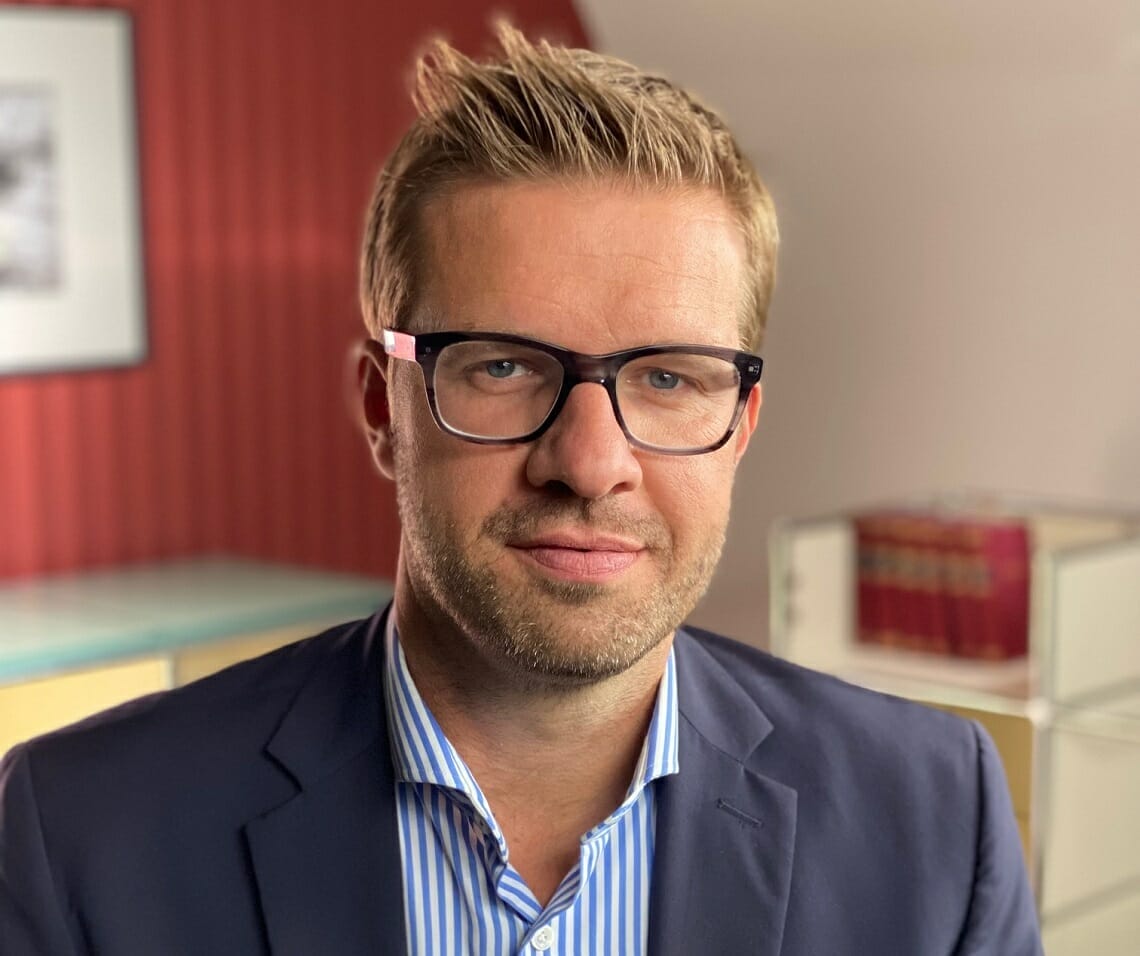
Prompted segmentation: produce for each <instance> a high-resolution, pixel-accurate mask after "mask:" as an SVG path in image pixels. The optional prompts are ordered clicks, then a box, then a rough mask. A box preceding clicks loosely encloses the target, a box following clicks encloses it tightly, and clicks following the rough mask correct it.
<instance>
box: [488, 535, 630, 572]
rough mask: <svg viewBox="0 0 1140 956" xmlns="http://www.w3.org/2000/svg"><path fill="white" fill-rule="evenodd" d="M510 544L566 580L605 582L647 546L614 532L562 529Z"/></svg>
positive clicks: (533, 563) (539, 566)
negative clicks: (592, 532)
mask: <svg viewBox="0 0 1140 956" xmlns="http://www.w3.org/2000/svg"><path fill="white" fill-rule="evenodd" d="M507 547H508V548H510V549H511V551H512V552H514V553H515V554H517V555H518V556H519V557H520V558H521V559H522V560H523V561H524V562H526V563H528V564H530V565H531V566H532V567H536V568H537V569H538V570H540V571H542V572H544V573H546V574H548V575H551V576H553V577H556V578H559V579H560V580H563V581H575V582H580V583H584V584H602V583H606V582H609V581H612V580H613V579H615V578H617V577H618V576H619V575H621V574H622V573H623V572H625V571H627V570H629V569H630V568H631V567H633V565H634V564H636V563H637V562H638V560H640V558H641V557H642V555H643V554H644V553H645V550H646V549H645V546H644V545H643V544H642V543H640V542H638V541H633V540H630V539H628V538H621V537H616V536H612V535H601V534H589V533H578V532H573V533H571V532H562V533H552V534H544V535H540V536H538V537H535V538H530V539H527V540H525V541H510V542H508V543H507Z"/></svg>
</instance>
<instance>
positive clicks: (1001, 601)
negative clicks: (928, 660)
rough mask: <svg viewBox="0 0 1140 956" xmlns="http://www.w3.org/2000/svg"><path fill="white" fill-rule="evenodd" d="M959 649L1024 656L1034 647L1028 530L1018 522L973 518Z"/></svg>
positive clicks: (967, 653) (966, 534) (989, 656)
mask: <svg viewBox="0 0 1140 956" xmlns="http://www.w3.org/2000/svg"><path fill="white" fill-rule="evenodd" d="M961 533H962V536H963V539H964V541H965V542H966V548H965V551H966V552H967V553H968V555H969V557H968V558H967V573H966V575H965V580H964V587H963V590H962V596H961V598H960V601H961V602H962V604H963V606H964V608H965V612H966V613H965V615H964V616H962V617H960V618H959V621H960V627H959V630H958V633H957V635H956V642H955V653H956V654H958V655H959V656H961V657H971V658H979V659H983V660H1009V659H1011V658H1015V657H1024V656H1025V655H1026V654H1027V653H1028V650H1029V532H1028V529H1027V528H1026V526H1025V524H1024V523H1023V522H1020V521H1015V520H985V521H977V520H975V521H970V522H965V523H963V525H962V529H961Z"/></svg>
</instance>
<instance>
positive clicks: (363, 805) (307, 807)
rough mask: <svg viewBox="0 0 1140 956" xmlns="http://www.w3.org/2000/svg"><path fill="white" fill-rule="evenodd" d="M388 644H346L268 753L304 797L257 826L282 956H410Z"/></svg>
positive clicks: (256, 848) (378, 631)
mask: <svg viewBox="0 0 1140 956" xmlns="http://www.w3.org/2000/svg"><path fill="white" fill-rule="evenodd" d="M365 629H366V630H365ZM362 631H363V632H364V633H362ZM383 633H384V629H383V617H382V616H381V615H379V614H378V615H376V617H375V618H373V620H372V621H371V622H369V623H368V624H367V625H363V624H362V625H360V627H359V628H356V629H353V630H352V631H350V632H349V633H347V634H346V635H344V636H343V637H341V638H338V640H339V641H341V642H342V646H339V647H336V648H334V649H333V652H332V653H331V654H330V655H329V656H328V657H327V658H326V659H325V660H324V661H323V662H322V664H321V665H319V666H318V667H317V668H316V670H315V671H314V673H313V675H312V676H311V677H310V678H309V680H308V681H307V682H306V684H305V686H304V687H303V688H302V690H301V692H300V693H299V694H298V696H297V699H296V701H295V702H294V704H293V706H292V707H291V708H290V710H289V712H288V714H287V715H286V716H285V719H284V720H283V721H282V723H281V725H280V727H279V728H278V730H277V732H276V733H275V734H274V736H273V739H272V740H271V741H270V743H269V745H268V747H267V749H266V752H267V755H268V756H269V757H270V758H271V759H273V760H275V761H276V762H277V763H278V764H279V765H280V766H281V767H282V768H283V769H284V770H285V771H286V772H287V773H289V775H290V776H292V777H293V779H294V782H295V783H296V784H297V786H298V788H299V792H298V793H297V794H296V795H295V796H294V797H293V798H292V799H290V800H288V801H287V802H286V803H284V804H282V805H281V806H279V807H276V808H274V809H272V810H270V811H269V812H267V813H265V814H263V815H261V816H260V817H258V818H256V819H254V820H251V821H250V822H249V823H248V824H247V825H246V827H245V835H246V840H247V844H248V846H249V852H250V858H251V860H252V864H253V868H254V872H255V874H256V880H257V888H258V892H259V894H260V897H261V906H262V913H263V915H264V919H265V925H266V932H267V935H268V938H269V944H270V949H271V950H272V952H273V953H274V954H275V956H303V954H304V956H307V954H311V953H337V954H338V956H365V954H369V956H375V954H383V953H396V952H399V953H402V952H404V951H406V944H405V942H404V939H405V937H404V900H403V875H402V868H401V863H400V844H399V831H398V825H397V820H396V805H395V793H394V780H393V772H392V764H391V755H390V751H389V747H388V735H387V729H386V727H385V720H384V715H383V692H382V668H383V666H384V665H383V655H384V650H383Z"/></svg>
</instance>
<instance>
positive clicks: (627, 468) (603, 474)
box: [526, 382, 641, 500]
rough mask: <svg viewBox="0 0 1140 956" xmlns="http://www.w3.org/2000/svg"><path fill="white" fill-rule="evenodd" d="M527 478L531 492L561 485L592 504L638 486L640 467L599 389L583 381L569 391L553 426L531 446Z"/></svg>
mask: <svg viewBox="0 0 1140 956" xmlns="http://www.w3.org/2000/svg"><path fill="white" fill-rule="evenodd" d="M526 475H527V480H528V481H529V482H530V483H531V484H532V485H533V486H534V487H536V488H541V487H544V486H546V485H549V484H555V483H557V484H563V485H565V486H566V487H567V488H569V489H570V490H571V491H573V492H574V494H576V495H577V496H578V497H580V498H586V499H591V500H592V499H597V498H604V497H605V496H606V495H609V494H615V493H618V492H622V491H633V490H634V489H635V488H637V487H638V486H639V485H640V484H641V464H640V462H639V461H638V460H637V458H636V456H635V455H634V454H633V449H632V448H631V447H630V444H629V441H628V439H627V438H626V437H625V433H624V432H623V431H622V430H621V426H620V425H619V424H618V422H617V418H616V417H615V413H614V407H613V405H612V404H611V403H610V397H609V394H608V393H607V392H606V389H605V386H604V385H599V384H596V383H592V382H585V383H582V384H580V385H576V386H575V387H574V388H573V389H571V390H570V394H569V395H568V396H567V398H566V404H565V405H563V406H562V411H561V412H559V414H558V418H557V419H555V421H554V424H553V425H551V426H550V428H549V429H547V431H546V433H545V434H543V435H542V437H541V438H539V439H538V440H537V441H536V442H535V443H534V445H533V446H532V447H531V453H530V456H529V457H528V459H527V467H526Z"/></svg>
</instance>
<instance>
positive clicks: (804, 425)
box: [579, 0, 1140, 643]
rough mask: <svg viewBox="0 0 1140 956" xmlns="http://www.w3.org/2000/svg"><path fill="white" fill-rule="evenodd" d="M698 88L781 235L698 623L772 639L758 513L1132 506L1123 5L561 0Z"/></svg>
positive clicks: (1135, 410)
mask: <svg viewBox="0 0 1140 956" xmlns="http://www.w3.org/2000/svg"><path fill="white" fill-rule="evenodd" d="M579 8H580V9H581V11H582V13H583V16H584V17H585V19H586V21H587V24H588V25H589V28H590V29H591V35H592V36H593V37H594V38H595V41H596V43H597V45H598V46H599V48H601V49H603V50H606V51H608V52H612V53H614V54H616V55H619V56H624V57H626V58H628V59H631V60H633V61H635V62H637V63H638V64H639V65H642V66H647V67H654V68H658V69H660V70H662V71H664V72H666V73H668V74H669V75H670V76H672V77H673V78H674V79H677V80H679V81H681V82H683V83H685V84H686V85H689V86H691V87H692V88H693V89H695V90H697V91H698V92H700V93H701V94H702V95H703V96H704V97H705V98H706V99H707V100H708V101H709V102H710V103H712V104H713V105H714V106H716V107H718V108H719V109H721V110H722V111H723V112H724V113H725V114H726V115H727V116H728V118H729V119H730V121H731V122H732V123H733V125H734V127H735V128H736V129H737V131H738V133H739V135H740V137H741V139H742V141H743V142H744V143H745V145H746V147H747V148H748V149H749V150H750V152H751V153H752V155H753V156H754V158H755V159H756V161H757V163H758V165H759V166H760V168H761V172H762V174H763V175H764V176H765V178H766V180H767V181H768V183H769V185H770V187H771V188H772V190H773V192H774V194H775V196H776V200H777V204H778V206H779V209H780V212H781V217H782V218H781V224H782V232H783V237H784V243H783V252H782V257H783V258H782V261H781V270H780V281H779V285H778V288H777V294H776V301H775V306H774V309H773V313H772V319H771V325H770V332H769V336H768V340H767V343H766V345H765V349H764V354H765V359H766V365H765V373H764V374H765V409H764V413H763V416H762V425H761V429H760V432H759V434H758V441H756V442H755V443H754V444H753V446H752V449H751V450H750V452H749V457H748V458H747V459H746V461H745V464H744V465H743V466H742V471H741V474H740V477H739V483H738V488H737V495H736V513H735V516H734V525H733V530H732V532H731V535H730V539H729V544H728V548H727V552H726V555H725V562H724V564H723V565H722V568H721V570H720V572H719V573H718V577H717V580H716V582H715V583H714V586H713V589H712V591H711V593H710V594H709V596H708V598H707V599H706V600H705V602H704V604H703V605H702V607H701V608H700V609H699V610H698V612H697V614H696V615H695V616H694V620H695V621H696V622H697V623H702V624H705V625H707V626H711V627H715V628H717V629H720V630H724V631H728V632H730V633H733V634H735V635H737V636H739V637H742V638H745V639H748V640H752V641H754V642H757V643H763V642H764V640H765V639H766V633H767V623H766V615H767V594H766V581H765V579H766V574H767V567H766V556H765V547H766V535H767V530H768V527H769V525H770V523H771V521H772V519H773V518H774V517H777V516H781V515H804V514H812V513H815V512H819V511H831V510H834V509H836V508H838V507H844V506H849V505H855V504H859V503H866V502H875V501H881V500H883V499H889V498H891V497H894V496H897V495H913V494H924V493H927V492H931V491H944V490H955V489H962V488H980V489H988V490H999V491H1000V490H1008V491H1014V492H1022V493H1030V494H1035V495H1045V496H1057V497H1061V498H1065V499H1078V500H1081V501H1094V502H1095V501H1105V502H1111V503H1117V504H1123V505H1127V506H1131V507H1133V508H1140V0H1117V2H1113V0H1088V2H1086V3H1083V4H1074V3H1072V2H1070V0H1037V2H1029V0H1025V2H1013V0H1005V2H1002V3H998V4H994V3H992V2H990V3H984V2H978V0H967V2H935V0H909V2H902V0H898V2H892V0H867V2H864V3H861V4H850V3H847V2H845V0H784V2H779V0H752V2H748V3H744V2H732V0H712V2H699V0H664V2H662V0H623V2H621V3H610V2H607V0H579Z"/></svg>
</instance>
